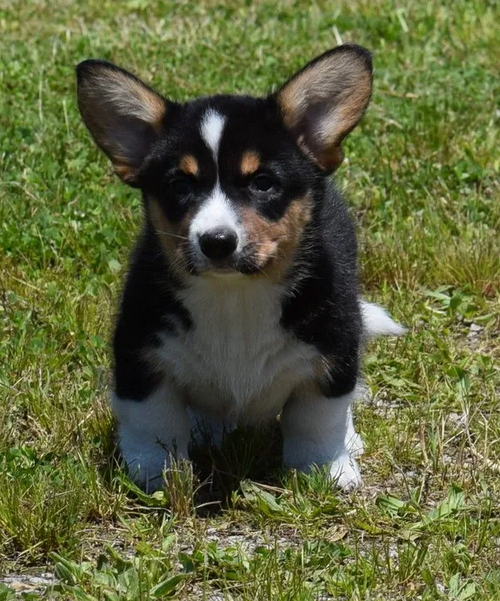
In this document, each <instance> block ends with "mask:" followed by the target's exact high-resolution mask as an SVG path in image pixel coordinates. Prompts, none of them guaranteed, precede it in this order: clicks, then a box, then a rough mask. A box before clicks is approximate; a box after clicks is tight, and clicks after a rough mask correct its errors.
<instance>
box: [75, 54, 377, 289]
mask: <svg viewBox="0 0 500 601" xmlns="http://www.w3.org/2000/svg"><path fill="white" fill-rule="evenodd" d="M78 84H79V85H78V100H79V106H80V110H81V112H82V116H83V118H84V121H85V123H86V125H87V127H88V128H89V130H90V132H91V133H92V135H93V137H94V139H95V140H96V142H97V144H98V145H99V146H100V147H101V148H102V149H103V150H104V151H105V152H106V154H108V156H109V157H110V159H111V160H112V162H113V164H114V167H115V171H116V172H117V174H118V175H119V176H120V177H121V178H122V179H123V180H124V181H126V182H127V183H129V184H130V185H133V186H136V187H139V188H141V189H142V191H143V194H144V198H145V202H146V210H147V216H148V220H149V223H150V225H151V227H152V228H153V230H154V231H155V233H156V235H157V236H158V237H159V240H160V242H161V244H162V247H163V250H164V255H165V257H166V259H167V262H168V264H169V266H170V268H171V269H172V270H173V271H175V272H176V273H178V274H181V275H185V274H192V275H201V276H218V277H230V276H234V275H235V274H243V275H246V276H257V275H265V276H267V277H272V278H275V279H277V280H279V279H281V278H283V277H284V275H285V274H286V271H287V269H288V267H289V265H290V264H291V262H292V260H293V256H294V253H295V250H296V248H297V247H298V245H299V243H300V240H301V237H302V234H303V231H304V229H305V228H306V226H307V224H308V223H309V221H310V219H311V215H312V212H313V208H314V206H313V203H314V193H313V191H314V188H315V185H316V182H317V181H318V178H320V177H321V174H322V173H323V174H325V175H326V174H328V173H330V172H331V171H333V170H334V169H335V168H336V167H337V165H338V164H339V163H340V162H341V160H342V152H341V148H340V144H341V142H342V139H343V138H344V137H345V136H346V135H347V134H348V133H349V132H350V131H351V129H352V128H353V127H354V126H355V125H356V123H357V122H358V121H359V119H360V118H361V116H362V114H363V112H364V110H365V108H366V106H367V104H368V101H369V98H370V94H371V62H370V58H369V54H368V53H367V52H366V51H364V50H363V49H361V48H359V47H357V46H340V47H339V48H336V49H334V50H332V51H330V52H327V53H325V54H324V55H322V56H321V57H319V58H318V59H316V60H315V61H313V62H312V63H309V65H306V67H305V68H304V69H303V70H302V71H300V72H299V73H298V74H297V75H295V76H294V77H293V78H292V79H290V80H289V81H288V82H287V83H286V84H285V85H284V86H283V87H282V88H281V89H280V90H279V91H278V92H277V93H276V94H273V95H271V96H269V97H267V98H250V97H242V96H215V97H212V98H204V99H198V100H195V101H192V102H189V103H186V104H177V103H173V102H170V101H168V100H166V99H164V98H163V97H161V96H160V95H159V94H157V93H156V92H154V91H153V90H151V89H150V88H148V87H147V86H146V85H145V84H143V83H142V82H141V81H140V80H138V79H136V78H135V77H134V76H132V75H131V74H129V73H127V72H126V71H123V70H121V69H119V68H117V67H115V66H113V65H110V64H109V63H104V62H101V61H85V62H84V63H82V64H80V65H79V67H78Z"/></svg>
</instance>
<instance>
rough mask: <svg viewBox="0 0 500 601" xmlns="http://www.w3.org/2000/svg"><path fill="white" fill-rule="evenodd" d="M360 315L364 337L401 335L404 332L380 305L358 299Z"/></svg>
mask: <svg viewBox="0 0 500 601" xmlns="http://www.w3.org/2000/svg"><path fill="white" fill-rule="evenodd" d="M360 307H361V317H362V321H363V334H364V336H365V338H366V339H368V340H370V339H371V338H376V337H377V336H401V334H404V333H405V332H406V328H404V327H403V326H402V325H400V324H399V323H396V322H395V321H394V320H393V319H392V318H391V317H390V316H389V314H388V313H387V311H386V310H385V309H383V308H382V307H381V306H380V305H376V304H375V303H369V302H367V301H365V300H360Z"/></svg>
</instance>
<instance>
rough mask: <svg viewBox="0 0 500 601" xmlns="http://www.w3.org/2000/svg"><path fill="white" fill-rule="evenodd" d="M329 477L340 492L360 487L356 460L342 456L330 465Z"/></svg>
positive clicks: (359, 475) (345, 455) (346, 455)
mask: <svg viewBox="0 0 500 601" xmlns="http://www.w3.org/2000/svg"><path fill="white" fill-rule="evenodd" d="M330 475H331V477H332V478H333V479H334V480H335V484H336V485H337V486H338V487H339V488H341V489H342V490H352V489H353V488H358V486H360V485H361V474H360V472H359V468H358V464H357V463H356V460H355V459H353V458H352V457H351V456H350V455H348V454H347V453H346V454H343V455H340V456H339V457H337V459H335V460H334V461H332V463H331V464H330Z"/></svg>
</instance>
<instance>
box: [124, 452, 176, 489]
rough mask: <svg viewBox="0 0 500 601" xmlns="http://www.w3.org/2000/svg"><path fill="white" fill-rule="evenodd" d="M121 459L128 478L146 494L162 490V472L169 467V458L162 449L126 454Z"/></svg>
mask: <svg viewBox="0 0 500 601" xmlns="http://www.w3.org/2000/svg"><path fill="white" fill-rule="evenodd" d="M122 455H123V459H124V461H125V465H126V466H127V472H128V475H129V476H130V478H131V479H132V480H133V481H134V482H135V483H136V484H137V485H138V486H140V487H141V488H142V489H143V490H145V491H146V492H147V493H152V492H155V491H157V490H160V489H162V488H163V484H164V482H163V472H164V471H165V470H166V469H168V468H169V466H170V458H169V457H168V455H167V454H166V453H165V451H164V450H163V449H161V450H160V449H158V450H156V449H154V450H151V452H149V453H146V452H144V451H142V452H141V453H133V454H131V453H126V452H124V451H123V450H122Z"/></svg>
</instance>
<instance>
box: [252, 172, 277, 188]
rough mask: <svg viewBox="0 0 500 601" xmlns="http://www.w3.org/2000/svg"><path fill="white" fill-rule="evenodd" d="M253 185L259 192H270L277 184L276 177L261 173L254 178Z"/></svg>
mask: <svg viewBox="0 0 500 601" xmlns="http://www.w3.org/2000/svg"><path fill="white" fill-rule="evenodd" d="M251 186H252V188H254V189H255V190H258V191H259V192H269V191H270V190H271V189H272V188H274V186H275V182H274V178H273V177H271V176H270V175H268V174H267V173H259V174H257V175H256V176H255V177H254V178H253V179H252V183H251Z"/></svg>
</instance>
